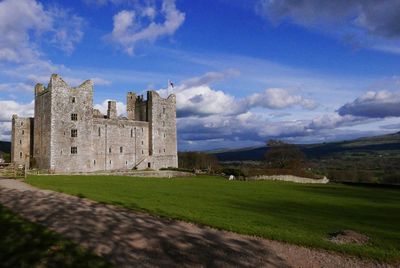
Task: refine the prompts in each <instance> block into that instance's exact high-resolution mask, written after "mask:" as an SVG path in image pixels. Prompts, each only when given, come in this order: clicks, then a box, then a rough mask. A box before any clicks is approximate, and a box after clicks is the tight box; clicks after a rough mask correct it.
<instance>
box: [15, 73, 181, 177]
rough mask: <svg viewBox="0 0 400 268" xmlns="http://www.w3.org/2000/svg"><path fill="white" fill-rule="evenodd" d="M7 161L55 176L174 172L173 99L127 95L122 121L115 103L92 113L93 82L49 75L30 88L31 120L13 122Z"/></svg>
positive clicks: (174, 134)
mask: <svg viewBox="0 0 400 268" xmlns="http://www.w3.org/2000/svg"><path fill="white" fill-rule="evenodd" d="M11 150H12V161H13V162H15V163H17V164H28V163H30V165H31V167H34V168H38V169H45V170H51V171H54V172H57V173H64V172H90V171H99V170H119V169H133V168H138V169H144V168H152V169H159V168H162V167H177V165H178V158H177V145H176V99H175V96H174V95H170V96H169V97H168V98H167V99H163V98H161V97H160V96H159V95H158V94H157V92H155V91H148V92H147V100H144V98H143V96H136V94H135V93H132V92H128V94H127V117H118V116H117V110H116V102H115V101H109V102H108V110H107V115H103V114H102V113H101V112H100V111H99V110H97V109H93V83H92V81H90V80H87V81H85V82H84V83H83V84H82V85H80V86H78V87H69V86H68V85H67V84H66V83H65V82H64V81H63V79H62V78H61V77H60V76H58V75H52V76H51V78H50V82H49V84H48V86H47V88H45V87H44V86H43V85H42V84H37V85H36V86H35V116H34V118H20V117H18V116H17V115H14V116H13V121H12V147H11Z"/></svg>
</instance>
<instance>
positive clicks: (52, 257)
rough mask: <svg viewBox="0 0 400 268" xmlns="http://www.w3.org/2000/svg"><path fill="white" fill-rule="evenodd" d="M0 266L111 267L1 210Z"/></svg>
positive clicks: (84, 251)
mask: <svg viewBox="0 0 400 268" xmlns="http://www.w3.org/2000/svg"><path fill="white" fill-rule="evenodd" d="M0 266H1V267H110V264H108V263H107V262H106V261H104V260H103V259H102V258H100V257H98V256H96V255H94V254H91V253H89V252H88V251H86V250H84V249H82V248H81V247H80V246H78V245H76V244H74V243H72V242H70V241H69V240H66V239H64V238H62V237H61V236H60V235H58V234H56V233H54V232H52V231H50V230H48V229H46V228H44V227H42V226H40V225H38V224H34V223H31V222H29V221H26V220H24V219H22V218H21V217H19V216H17V215H15V214H14V213H12V212H10V211H9V210H8V209H6V208H4V207H3V206H0Z"/></svg>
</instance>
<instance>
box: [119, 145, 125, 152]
mask: <svg viewBox="0 0 400 268" xmlns="http://www.w3.org/2000/svg"><path fill="white" fill-rule="evenodd" d="M119 152H120V153H121V154H122V153H123V152H124V148H123V147H122V146H121V147H119Z"/></svg>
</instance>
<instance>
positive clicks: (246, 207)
mask: <svg viewBox="0 0 400 268" xmlns="http://www.w3.org/2000/svg"><path fill="white" fill-rule="evenodd" d="M28 182H29V183H31V184H32V185H35V186H39V187H43V188H47V189H52V190H58V191H63V192H65V193H69V194H74V195H80V196H85V197H87V198H90V199H93V200H96V201H100V202H106V203H111V204H117V205H122V206H125V207H128V208H133V209H139V210H145V211H149V212H151V213H155V214H158V215H162V216H167V217H171V218H176V219H183V220H187V221H192V222H196V223H200V224H206V225H210V226H213V227H217V228H222V229H226V230H232V231H235V232H239V233H245V234H253V235H257V236H262V237H266V238H272V239H277V240H281V241H287V242H290V243H296V244H301V245H306V246H312V247H318V248H324V249H330V250H336V251H340V252H346V253H350V254H354V255H358V256H363V257H371V258H374V259H379V260H386V261H388V260H396V261H398V260H399V258H400V225H399V223H400V191H399V190H398V189H397V190H395V189H384V188H368V187H362V186H357V187H355V186H344V185H334V184H333V185H305V184H294V183H284V182H268V181H259V182H240V181H235V182H232V181H226V180H223V179H221V178H212V177H201V178H180V179H142V178H129V177H117V176H113V177H111V176H96V177H94V176H70V177H68V176H57V177H54V176H42V177H41V176H32V177H29V179H28ZM341 229H353V230H356V231H359V232H361V233H365V234H367V235H368V236H370V237H371V239H372V241H371V243H370V244H369V245H368V246H354V245H353V246H351V245H342V246H339V245H335V244H333V243H331V242H329V241H327V240H326V237H327V236H328V233H331V232H334V231H337V230H341Z"/></svg>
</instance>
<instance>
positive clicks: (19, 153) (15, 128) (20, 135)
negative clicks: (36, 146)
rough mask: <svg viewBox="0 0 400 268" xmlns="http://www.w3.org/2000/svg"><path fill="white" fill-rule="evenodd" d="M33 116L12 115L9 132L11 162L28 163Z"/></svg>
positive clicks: (31, 151) (31, 144)
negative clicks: (10, 130)
mask: <svg viewBox="0 0 400 268" xmlns="http://www.w3.org/2000/svg"><path fill="white" fill-rule="evenodd" d="M33 124H34V123H33V118H26V117H18V116H17V115H13V118H12V134H11V162H13V163H16V164H17V165H25V164H26V165H28V167H29V162H30V158H31V157H32V154H33Z"/></svg>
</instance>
